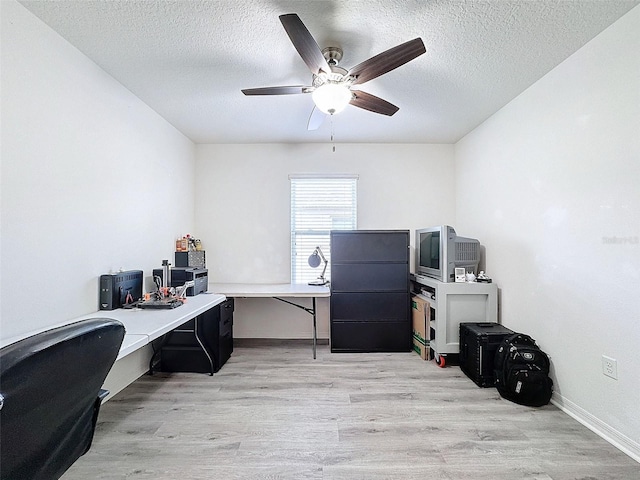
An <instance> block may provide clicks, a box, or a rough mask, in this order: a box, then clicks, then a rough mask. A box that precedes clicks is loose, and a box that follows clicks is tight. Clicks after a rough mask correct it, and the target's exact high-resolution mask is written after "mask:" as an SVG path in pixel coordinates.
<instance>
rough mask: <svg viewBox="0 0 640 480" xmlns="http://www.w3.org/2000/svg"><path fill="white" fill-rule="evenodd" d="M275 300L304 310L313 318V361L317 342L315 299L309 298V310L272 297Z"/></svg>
mask: <svg viewBox="0 0 640 480" xmlns="http://www.w3.org/2000/svg"><path fill="white" fill-rule="evenodd" d="M273 298H275V299H276V300H280V301H281V302H284V303H288V304H289V305H293V306H294V307H298V308H301V309H302V310H304V311H305V312H307V313H309V314H311V315H312V316H313V359H314V360H315V359H316V343H317V341H318V332H317V330H318V329H317V325H316V297H311V302H312V304H311V308H309V307H305V306H302V305H298V304H297V303H293V302H290V301H289V300H285V299H284V298H280V297H273Z"/></svg>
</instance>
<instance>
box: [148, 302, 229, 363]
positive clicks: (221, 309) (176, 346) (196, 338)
mask: <svg viewBox="0 0 640 480" xmlns="http://www.w3.org/2000/svg"><path fill="white" fill-rule="evenodd" d="M233 310H234V302H233V298H229V299H227V300H225V301H224V302H223V303H221V304H220V305H217V306H215V307H213V308H211V309H209V310H207V311H206V312H204V313H202V314H200V315H198V316H197V317H195V318H193V319H191V320H189V321H188V322H186V323H184V324H182V325H181V326H179V327H178V328H176V329H175V330H173V331H172V332H171V333H169V334H168V335H167V338H166V340H165V342H164V343H163V345H162V348H161V351H160V370H161V371H163V372H199V373H209V374H210V375H213V374H214V373H215V372H217V371H218V370H220V368H222V366H223V365H224V364H225V363H226V362H227V360H229V358H230V357H231V353H232V352H233Z"/></svg>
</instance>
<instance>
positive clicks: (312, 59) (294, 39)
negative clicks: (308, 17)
mask: <svg viewBox="0 0 640 480" xmlns="http://www.w3.org/2000/svg"><path fill="white" fill-rule="evenodd" d="M280 21H281V22H282V26H283V27H284V29H285V30H286V32H287V35H289V38H290V39H291V43H293V46H294V47H295V48H296V50H297V51H298V53H299V54H300V56H301V57H302V60H304V63H306V64H307V67H309V70H311V73H313V74H314V75H318V74H319V73H320V71H321V70H322V71H325V72H327V73H330V72H331V68H330V67H329V64H328V63H327V60H326V59H325V58H324V55H323V54H322V51H321V50H320V47H319V46H318V44H317V42H316V41H315V40H314V38H313V37H312V36H311V34H310V33H309V30H307V27H305V25H304V23H302V20H300V17H298V15H296V14H295V13H287V14H285V15H280Z"/></svg>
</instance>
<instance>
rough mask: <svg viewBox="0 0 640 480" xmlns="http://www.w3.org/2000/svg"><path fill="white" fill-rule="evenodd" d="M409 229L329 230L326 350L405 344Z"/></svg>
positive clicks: (399, 348)
mask: <svg viewBox="0 0 640 480" xmlns="http://www.w3.org/2000/svg"><path fill="white" fill-rule="evenodd" d="M409 292H410V289H409V231H408V230H353V231H332V232H331V300H330V303H331V317H330V318H331V323H330V328H331V351H332V352H404V351H409V350H410V349H411V316H410V313H411V305H410V294H409Z"/></svg>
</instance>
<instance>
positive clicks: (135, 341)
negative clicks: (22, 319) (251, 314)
mask: <svg viewBox="0 0 640 480" xmlns="http://www.w3.org/2000/svg"><path fill="white" fill-rule="evenodd" d="M225 300H226V297H225V296H224V295H220V294H217V293H209V292H205V293H201V294H199V295H196V296H195V297H187V301H186V302H185V303H184V305H181V306H179V307H177V308H172V309H167V310H164V309H158V310H156V309H139V308H134V309H124V308H118V309H116V310H98V311H96V312H92V313H89V314H87V315H83V316H81V317H78V318H73V319H71V320H69V321H67V322H61V323H58V324H56V325H50V326H47V327H45V328H41V329H38V330H35V331H32V332H28V333H25V334H23V335H19V336H16V337H13V338H7V339H3V340H2V341H0V347H4V346H6V345H10V344H12V343H15V342H17V341H19V340H22V339H24V338H27V337H30V336H32V335H36V334H38V333H41V332H44V331H47V330H51V329H53V328H56V327H61V326H63V325H68V324H70V323H74V322H77V321H80V320H86V319H89V318H111V319H113V320H118V321H119V322H122V324H123V325H124V328H125V332H126V334H125V337H124V340H123V342H122V346H121V347H120V352H119V353H118V359H120V358H122V357H124V356H126V355H128V354H129V353H131V352H133V351H135V350H137V349H138V348H141V347H143V346H144V345H146V344H147V343H149V342H150V341H152V340H155V339H156V338H158V337H160V336H162V335H164V334H165V333H167V332H170V331H171V330H173V329H174V328H176V327H179V326H180V325H182V324H183V323H185V322H187V321H189V320H191V319H192V318H194V317H195V316H197V315H200V314H201V313H203V312H205V311H207V310H209V309H210V308H212V307H215V306H216V305H219V304H220V303H222V302H224V301H225Z"/></svg>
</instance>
